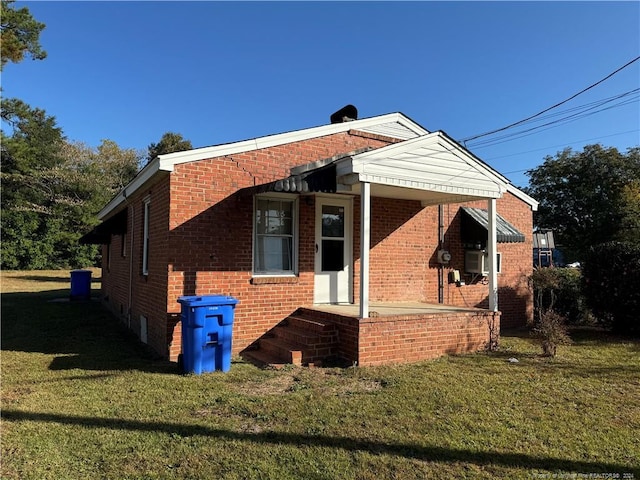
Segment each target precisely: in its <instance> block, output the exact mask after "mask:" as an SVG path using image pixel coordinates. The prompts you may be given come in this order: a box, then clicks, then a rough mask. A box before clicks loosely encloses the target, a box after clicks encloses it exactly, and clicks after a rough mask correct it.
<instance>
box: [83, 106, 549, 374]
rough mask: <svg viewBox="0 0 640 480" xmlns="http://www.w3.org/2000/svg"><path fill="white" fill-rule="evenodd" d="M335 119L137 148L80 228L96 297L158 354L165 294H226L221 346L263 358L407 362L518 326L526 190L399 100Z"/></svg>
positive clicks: (169, 332) (528, 305)
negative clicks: (138, 157) (97, 268)
mask: <svg viewBox="0 0 640 480" xmlns="http://www.w3.org/2000/svg"><path fill="white" fill-rule="evenodd" d="M342 120H343V119H341V118H334V116H332V121H335V122H336V123H331V124H329V125H324V126H319V127H314V128H308V129H304V130H298V131H293V132H288V133H282V134H277V135H271V136H266V137H261V138H256V139H251V140H247V141H241V142H236V143H230V144H224V145H218V146H213V147H206V148H199V149H194V150H189V151H184V152H177V153H172V154H167V155H160V156H159V157H157V158H155V159H154V160H153V161H151V162H150V163H149V164H148V165H147V166H146V167H145V168H144V169H142V170H141V171H140V173H139V174H138V175H137V176H136V178H135V179H134V180H133V181H132V182H131V183H130V184H129V185H128V186H127V187H126V188H124V189H123V190H122V191H121V192H120V193H119V194H118V195H117V196H116V197H114V198H113V199H112V200H111V201H110V202H109V203H108V204H107V205H106V206H105V207H104V208H103V210H102V211H101V212H100V213H99V218H100V220H101V221H102V223H101V224H100V225H98V226H97V227H96V228H95V229H94V230H93V231H92V232H90V233H88V234H87V235H85V236H84V237H83V239H82V241H84V242H85V243H98V244H102V245H103V263H102V300H103V302H104V304H105V305H106V306H108V308H109V309H110V310H111V311H113V312H114V314H116V315H117V316H119V317H120V318H121V319H122V321H123V322H124V323H125V324H126V325H127V326H128V327H129V328H130V329H132V330H133V331H134V332H136V333H137V334H138V336H139V337H140V339H141V340H142V341H143V342H145V343H147V344H149V345H150V346H151V347H153V349H155V350H156V351H157V352H158V353H159V354H161V355H163V356H165V357H167V358H169V359H171V360H176V359H177V358H178V355H179V353H180V351H181V330H180V328H181V326H180V304H179V303H178V302H177V299H178V298H179V297H180V296H182V295H206V294H225V295H231V296H233V297H235V298H237V299H238V300H239V302H240V303H239V304H238V306H237V308H236V311H235V322H234V326H233V353H234V354H242V355H246V356H247V357H252V358H253V359H258V360H261V361H263V362H267V363H277V362H293V363H303V364H307V363H311V362H320V361H322V360H324V359H326V358H328V357H338V358H341V359H344V360H346V361H348V362H357V363H358V364H360V365H373V364H382V363H396V362H405V361H418V360H422V359H427V358H433V357H437V356H440V355H443V354H446V353H451V352H466V351H474V350H478V349H481V348H483V347H484V346H485V345H486V344H487V342H489V341H491V340H494V339H495V336H496V335H497V333H498V329H499V325H500V323H501V324H502V326H503V327H504V326H519V325H524V324H525V322H526V320H527V319H528V318H529V317H530V316H531V315H532V294H531V292H530V291H529V290H528V289H527V276H528V275H530V274H531V271H532V264H531V251H532V211H533V210H535V209H536V208H537V202H536V201H535V200H533V199H532V198H530V197H528V196H527V195H526V194H524V193H523V192H522V191H520V190H518V189H517V188H516V187H514V186H513V185H511V184H510V183H509V181H508V180H507V179H506V178H505V177H503V176H502V175H500V174H499V173H498V172H496V171H495V170H493V169H492V168H491V167H489V166H488V165H486V164H485V163H483V162H482V161H481V160H480V159H478V158H477V157H475V156H474V155H473V154H472V153H471V152H469V151H467V150H466V149H464V148H463V147H462V146H460V145H459V144H457V143H456V142H455V141H453V140H452V139H451V138H449V137H448V136H447V135H446V134H445V133H443V132H429V131H427V130H425V129H424V128H423V127H421V126H420V125H418V124H417V123H415V122H413V121H412V120H411V119H409V118H408V117H406V116H404V115H403V114H400V113H394V114H388V115H381V116H376V117H371V118H366V119H361V120H350V119H344V121H342ZM498 302H499V303H498Z"/></svg>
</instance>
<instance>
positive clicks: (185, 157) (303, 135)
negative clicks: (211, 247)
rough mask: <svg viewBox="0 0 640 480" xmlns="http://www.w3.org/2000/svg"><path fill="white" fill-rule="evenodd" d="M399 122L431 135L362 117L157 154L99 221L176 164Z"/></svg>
mask: <svg viewBox="0 0 640 480" xmlns="http://www.w3.org/2000/svg"><path fill="white" fill-rule="evenodd" d="M389 122H398V123H399V124H400V125H402V126H404V127H406V128H407V129H409V130H411V131H412V132H415V134H416V135H426V134H428V133H429V132H428V131H427V130H425V129H424V128H423V127H421V126H420V125H418V124H417V123H415V122H414V121H413V120H411V119H409V118H408V117H406V116H405V115H403V114H402V113H399V112H398V113H389V114H386V115H379V116H376V117H369V118H363V119H362V120H353V121H351V122H344V123H333V124H330V125H321V126H319V127H312V128H306V129H303V130H295V131H293V132H286V133H279V134H275V135H268V136H266V137H260V138H254V139H251V140H244V141H240V142H234V143H227V144H224V145H216V146H213V147H204V148H196V149H193V150H187V151H183V152H176V153H168V154H165V155H158V156H157V157H156V158H155V159H153V161H151V162H150V163H149V164H147V166H145V167H144V168H143V169H142V170H141V171H140V173H138V175H137V176H136V177H135V178H134V179H133V180H132V181H131V182H130V183H129V185H127V186H126V187H125V188H124V189H123V190H122V191H121V192H120V193H119V194H118V195H116V196H115V197H114V198H113V199H112V200H111V201H110V202H109V203H108V204H107V205H106V206H105V207H104V208H103V209H102V210H100V212H99V213H98V218H99V219H100V220H102V219H104V218H105V217H107V216H108V215H109V214H110V213H111V212H113V211H114V210H115V209H116V208H117V207H118V206H119V205H120V204H121V203H122V202H124V201H125V199H126V198H127V197H128V196H130V195H132V194H133V193H134V192H135V191H136V190H137V189H138V188H140V187H141V186H142V185H144V184H145V183H146V182H147V181H149V180H150V179H151V177H152V176H153V175H155V174H156V173H157V172H158V171H165V172H172V171H173V167H174V166H175V165H179V164H181V163H189V162H196V161H198V160H205V159H207V158H215V157H223V156H225V155H234V154H237V153H244V152H251V151H254V150H259V149H262V148H268V147H275V146H278V145H284V144H287V143H293V142H299V141H301V140H308V139H311V138H317V137H322V136H326V135H332V134H335V133H341V132H347V131H349V130H358V129H360V128H367V127H371V126H375V125H379V124H384V123H389Z"/></svg>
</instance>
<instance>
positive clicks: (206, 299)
mask: <svg viewBox="0 0 640 480" xmlns="http://www.w3.org/2000/svg"><path fill="white" fill-rule="evenodd" d="M238 302H239V300H237V299H235V298H233V297H229V296H227V295H187V296H183V297H179V298H178V303H180V304H182V305H187V306H189V307H198V306H200V307H205V306H207V305H235V304H237V303H238Z"/></svg>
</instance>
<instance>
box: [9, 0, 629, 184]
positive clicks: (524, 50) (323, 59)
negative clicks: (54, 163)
mask: <svg viewBox="0 0 640 480" xmlns="http://www.w3.org/2000/svg"><path fill="white" fill-rule="evenodd" d="M16 5H17V6H27V7H28V8H29V9H30V10H31V12H32V14H33V16H34V17H35V18H36V19H37V20H39V21H41V22H44V23H45V24H46V25H47V28H46V29H45V30H44V32H43V33H42V35H41V44H42V45H43V47H44V48H45V50H47V52H48V57H47V59H45V60H44V61H32V60H26V61H23V62H22V63H19V64H8V65H6V66H5V68H4V71H3V75H2V88H3V93H4V95H5V96H6V97H18V98H21V99H23V100H24V101H26V102H27V103H29V104H30V105H32V106H34V107H40V108H43V109H45V110H46V111H47V113H48V114H50V115H53V116H55V117H56V119H57V122H58V125H59V126H60V127H61V128H62V129H63V130H64V133H65V134H66V136H67V137H68V138H69V139H71V140H78V141H83V142H85V143H88V144H89V145H94V146H95V145H97V144H99V143H100V140H101V139H107V138H108V139H111V140H114V141H116V142H117V143H118V144H119V145H120V146H121V147H126V148H136V149H145V150H146V147H147V146H148V145H149V144H150V143H152V142H157V141H158V140H159V139H160V137H161V136H162V134H163V133H164V132H166V131H175V132H179V133H181V134H182V135H183V136H184V137H185V138H187V139H189V140H191V141H192V143H193V145H194V147H202V146H208V145H216V144H220V143H228V142H233V141H237V140H243V139H248V138H254V137H259V136H263V135H269V134H273V133H280V132H286V131H291V130H298V129H302V128H307V127H313V126H318V125H323V124H326V123H329V115H330V114H331V113H333V112H334V111H336V110H338V109H339V108H341V107H342V106H344V105H345V104H349V103H351V104H354V105H355V106H356V107H357V108H358V110H359V116H360V118H364V117H370V116H374V115H379V114H384V113H390V112H397V111H400V112H402V113H404V114H405V115H407V116H409V117H410V118H412V119H413V120H414V121H416V122H418V123H419V124H420V125H422V126H423V127H425V128H427V129H428V130H431V131H435V130H443V131H445V132H446V133H447V134H448V135H450V136H451V137H453V138H454V139H456V140H463V139H465V138H468V137H471V136H474V135H476V134H480V133H484V132H486V131H490V130H493V129H495V128H500V127H502V126H505V125H508V124H510V123H513V122H516V121H518V120H521V119H523V118H526V117H528V116H530V115H532V114H535V113H537V112H539V111H541V110H543V109H545V108H547V107H550V106H551V105H554V104H556V103H558V102H560V101H562V100H564V99H566V98H568V97H570V96H572V95H573V94H575V93H577V92H579V91H580V90H582V89H583V88H585V87H587V86H589V85H591V84H593V83H595V82H597V81H599V80H600V79H602V78H603V77H605V76H606V75H608V74H609V73H611V72H613V71H614V70H616V69H617V68H619V67H621V66H622V65H624V64H626V63H627V62H629V61H631V60H633V59H634V58H635V57H637V56H638V55H640V2H602V3H601V2H442V3H440V2H313V3H312V2H280V3H277V2H255V3H250V2H50V1H46V2H45V1H43V2H17V3H16ZM638 88H640V61H636V62H635V63H633V64H632V65H631V66H629V67H627V68H625V69H624V70H622V71H620V72H619V73H617V74H616V75H614V76H613V77H612V78H610V79H609V80H607V81H605V82H603V83H602V84H601V85H598V86H597V87H595V88H593V89H591V90H589V91H588V92H586V93H585V94H582V95H580V96H578V97H577V98H575V99H574V100H572V101H571V102H568V103H566V104H564V105H562V106H561V107H558V108H557V109H554V110H552V111H550V112H549V113H548V114H546V115H545V116H544V121H543V122H541V123H545V122H553V121H556V120H560V119H562V118H564V117H566V116H567V115H571V114H574V113H575V114H578V115H582V114H583V113H590V115H588V116H585V117H584V118H579V119H576V120H575V121H569V122H567V121H563V122H560V123H561V124H555V125H550V126H549V127H553V128H549V127H545V128H541V129H539V130H538V131H535V132H531V133H532V134H530V135H527V136H524V137H521V138H517V139H514V138H513V137H511V138H499V137H501V136H502V135H504V134H511V133H516V132H518V131H520V130H523V129H525V128H531V127H534V126H537V125H539V124H528V125H525V126H523V127H521V128H519V129H510V130H507V131H505V132H502V133H501V134H496V135H493V136H488V137H484V138H483V139H478V140H476V141H475V142H468V143H467V146H468V148H469V149H470V150H471V151H472V152H474V153H475V154H476V155H477V156H479V157H480V158H482V159H483V160H485V161H486V162H487V163H489V164H490V165H491V166H493V167H494V168H496V169H497V170H499V171H501V172H502V173H505V174H506V175H507V177H509V178H510V179H511V180H512V181H513V183H514V184H516V185H518V186H525V185H526V184H527V177H526V176H525V175H524V173H523V172H522V171H523V170H525V169H528V168H532V167H535V166H537V165H539V164H540V163H542V161H543V158H544V156H545V155H554V154H555V153H556V152H557V151H559V150H561V149H562V148H564V147H565V146H569V147H572V148H573V149H575V150H581V149H582V147H583V146H584V145H585V144H588V143H602V144H603V145H605V146H615V147H618V148H619V149H621V150H623V151H625V150H626V149H627V148H628V147H632V146H637V145H639V144H640V101H639V100H638V92H635V93H628V92H632V91H633V90H634V89H638ZM625 93H628V94H627V95H626V96H624V97H621V98H620V99H618V100H611V101H610V102H608V103H603V104H602V105H600V102H601V101H604V100H608V99H611V98H612V97H614V96H618V95H622V94H625ZM621 103H626V104H624V105H622V104H621ZM587 107H591V108H592V109H591V110H590V111H583V110H582V109H583V108H587ZM608 107H611V108H608ZM603 108H608V109H607V110H604V111H598V110H602V109H603ZM554 113H557V115H555V116H548V115H550V114H554ZM481 140H482V141H484V140H492V143H493V145H491V144H489V145H487V144H486V143H485V144H482V143H481ZM505 140H509V141H505Z"/></svg>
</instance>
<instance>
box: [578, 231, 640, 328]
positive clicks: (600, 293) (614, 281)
mask: <svg viewBox="0 0 640 480" xmlns="http://www.w3.org/2000/svg"><path fill="white" fill-rule="evenodd" d="M583 275H584V292H585V296H586V298H587V300H588V304H589V306H590V307H591V309H592V311H593V313H594V314H595V315H596V317H597V318H598V320H599V321H600V322H602V323H603V324H605V326H610V327H611V328H612V329H613V330H614V331H616V332H617V333H625V334H638V333H640V319H639V318H638V312H640V246H639V245H634V244H631V243H625V242H609V243H604V244H602V245H597V246H595V247H592V248H591V249H590V250H589V252H588V253H587V257H586V258H585V262H584V266H583Z"/></svg>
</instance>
